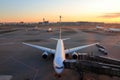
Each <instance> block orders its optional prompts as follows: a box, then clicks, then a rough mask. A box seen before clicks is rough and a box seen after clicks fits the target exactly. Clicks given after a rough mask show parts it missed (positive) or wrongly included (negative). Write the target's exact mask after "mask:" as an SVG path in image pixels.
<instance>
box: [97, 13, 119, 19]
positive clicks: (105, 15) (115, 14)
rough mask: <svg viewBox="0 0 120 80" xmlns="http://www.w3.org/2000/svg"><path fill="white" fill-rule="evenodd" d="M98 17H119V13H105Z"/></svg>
mask: <svg viewBox="0 0 120 80" xmlns="http://www.w3.org/2000/svg"><path fill="white" fill-rule="evenodd" d="M99 17H101V18H118V17H120V13H106V14H104V15H102V16H99Z"/></svg>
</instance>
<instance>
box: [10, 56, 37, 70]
mask: <svg viewBox="0 0 120 80" xmlns="http://www.w3.org/2000/svg"><path fill="white" fill-rule="evenodd" d="M11 59H12V60H15V61H16V62H18V63H20V64H22V65H24V66H26V67H27V68H29V69H32V70H33V71H36V69H35V68H33V67H31V66H29V65H27V64H25V63H24V62H22V61H20V60H18V59H15V58H14V57H11Z"/></svg>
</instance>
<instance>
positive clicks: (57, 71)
mask: <svg viewBox="0 0 120 80" xmlns="http://www.w3.org/2000/svg"><path fill="white" fill-rule="evenodd" d="M55 72H56V73H57V74H61V73H62V72H63V69H57V68H55Z"/></svg>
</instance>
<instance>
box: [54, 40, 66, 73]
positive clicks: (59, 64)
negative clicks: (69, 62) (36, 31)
mask: <svg viewBox="0 0 120 80" xmlns="http://www.w3.org/2000/svg"><path fill="white" fill-rule="evenodd" d="M64 60H65V50H64V44H63V40H62V39H58V42H57V47H56V52H55V57H54V61H53V66H54V69H55V72H56V73H57V74H60V73H62V71H63V70H64V64H63V61H64Z"/></svg>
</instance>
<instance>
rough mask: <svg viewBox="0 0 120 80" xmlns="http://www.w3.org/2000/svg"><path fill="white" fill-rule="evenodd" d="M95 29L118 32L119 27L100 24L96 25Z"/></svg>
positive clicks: (119, 30)
mask: <svg viewBox="0 0 120 80" xmlns="http://www.w3.org/2000/svg"><path fill="white" fill-rule="evenodd" d="M96 29H97V30H103V31H108V32H120V29H119V28H105V27H102V26H96Z"/></svg>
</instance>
